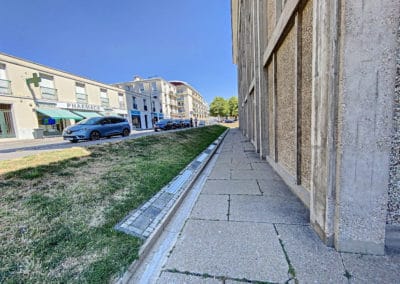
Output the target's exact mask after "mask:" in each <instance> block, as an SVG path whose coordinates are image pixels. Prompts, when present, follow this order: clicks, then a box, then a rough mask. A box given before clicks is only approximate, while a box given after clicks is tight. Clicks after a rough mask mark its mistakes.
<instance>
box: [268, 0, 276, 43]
mask: <svg viewBox="0 0 400 284" xmlns="http://www.w3.org/2000/svg"><path fill="white" fill-rule="evenodd" d="M267 2H268V4H267V13H268V41H269V40H270V38H271V35H272V33H273V32H274V29H275V24H276V18H275V12H276V11H275V2H276V0H268V1H267Z"/></svg>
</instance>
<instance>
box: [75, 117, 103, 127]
mask: <svg viewBox="0 0 400 284" xmlns="http://www.w3.org/2000/svg"><path fill="white" fill-rule="evenodd" d="M100 118H101V117H90V118H86V119H84V120H81V121H79V122H78V123H77V124H84V125H94V124H96V123H97V122H98V121H99V119H100Z"/></svg>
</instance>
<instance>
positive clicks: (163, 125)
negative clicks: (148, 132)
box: [154, 119, 175, 132]
mask: <svg viewBox="0 0 400 284" xmlns="http://www.w3.org/2000/svg"><path fill="white" fill-rule="evenodd" d="M173 128H175V127H174V121H173V120H172V119H161V120H159V121H157V122H156V123H155V124H154V131H156V132H157V131H158V130H169V129H173Z"/></svg>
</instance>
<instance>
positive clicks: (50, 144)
mask: <svg viewBox="0 0 400 284" xmlns="http://www.w3.org/2000/svg"><path fill="white" fill-rule="evenodd" d="M161 133H164V132H154V130H153V129H147V130H140V131H138V130H133V131H132V132H131V135H129V136H127V137H122V136H115V137H112V138H108V139H107V138H102V139H99V140H96V141H81V142H79V143H70V142H69V141H65V140H63V138H62V137H52V138H43V139H32V140H20V141H9V142H1V143H0V160H10V159H15V158H21V157H25V156H29V155H34V154H37V153H40V152H45V151H52V150H59V149H66V148H71V147H87V146H91V145H96V144H102V143H110V142H111V143H114V142H118V141H121V140H125V139H134V138H138V137H141V136H148V135H157V134H161Z"/></svg>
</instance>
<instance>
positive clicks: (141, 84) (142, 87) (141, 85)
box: [139, 83, 144, 93]
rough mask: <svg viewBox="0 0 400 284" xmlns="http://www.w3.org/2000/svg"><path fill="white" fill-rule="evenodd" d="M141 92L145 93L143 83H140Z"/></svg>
mask: <svg viewBox="0 0 400 284" xmlns="http://www.w3.org/2000/svg"><path fill="white" fill-rule="evenodd" d="M139 92H141V93H144V85H143V83H139Z"/></svg>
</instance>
